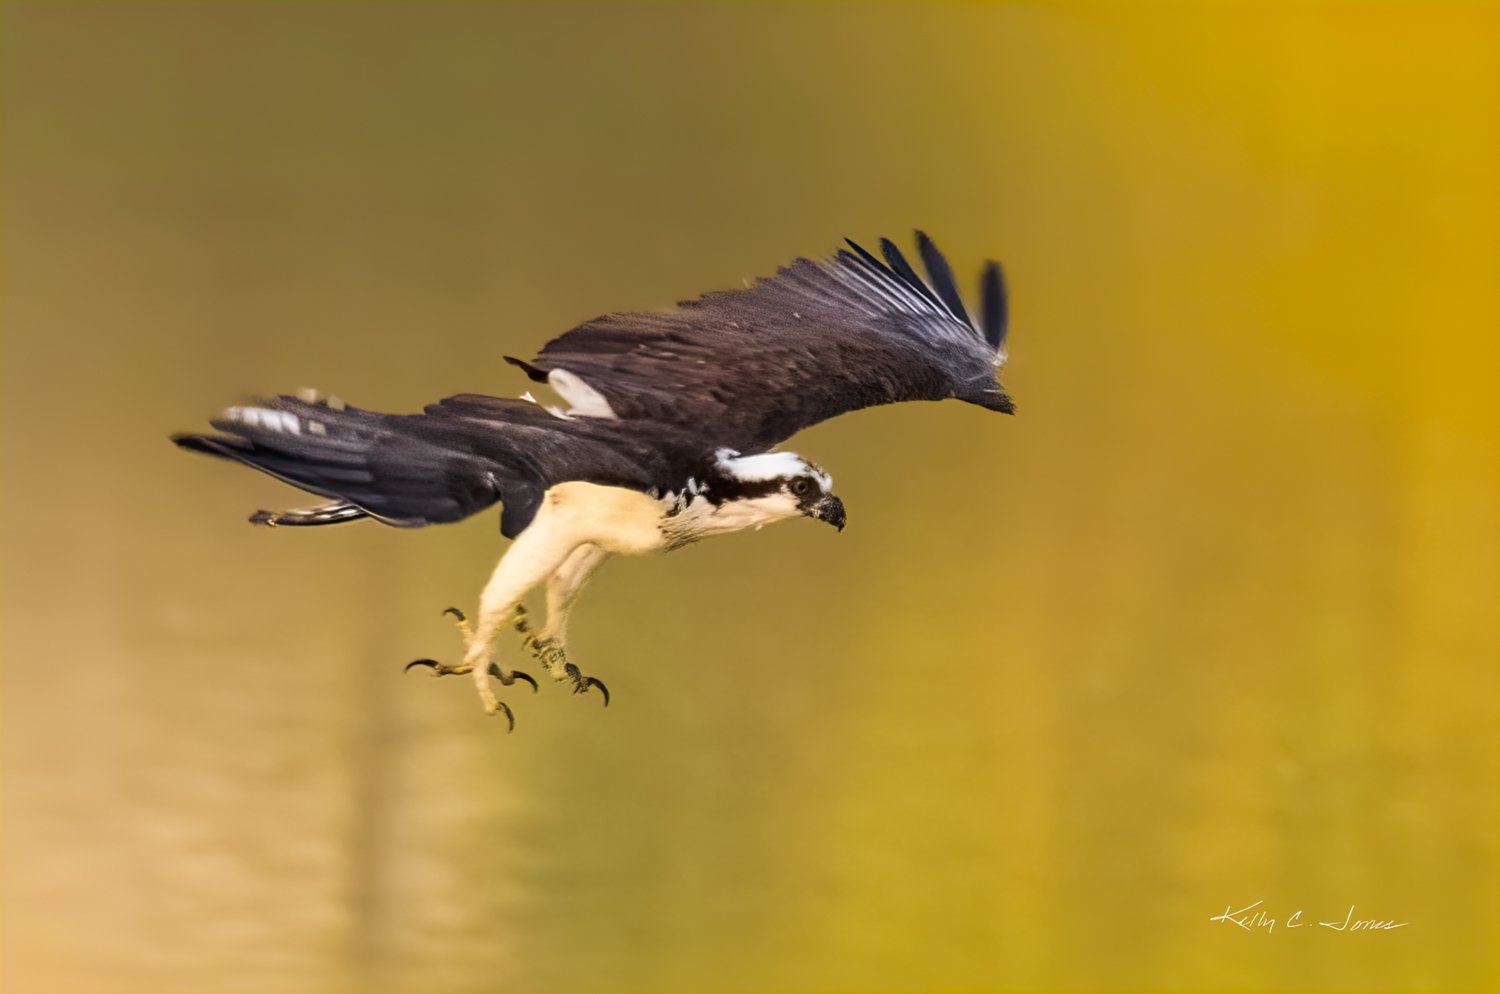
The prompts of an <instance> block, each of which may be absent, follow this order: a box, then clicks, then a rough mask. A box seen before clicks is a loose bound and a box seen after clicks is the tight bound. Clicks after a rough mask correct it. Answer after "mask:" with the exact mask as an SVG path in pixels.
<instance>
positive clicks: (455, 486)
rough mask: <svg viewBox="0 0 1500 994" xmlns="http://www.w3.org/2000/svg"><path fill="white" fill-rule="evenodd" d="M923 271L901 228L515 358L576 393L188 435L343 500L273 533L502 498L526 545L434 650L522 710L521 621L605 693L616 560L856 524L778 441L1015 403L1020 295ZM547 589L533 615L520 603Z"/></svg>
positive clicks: (497, 709)
mask: <svg viewBox="0 0 1500 994" xmlns="http://www.w3.org/2000/svg"><path fill="white" fill-rule="evenodd" d="M916 244H917V254H918V256H919V257H920V259H921V262H922V264H923V267H924V268H925V269H926V271H927V279H926V280H923V279H922V277H920V276H918V275H917V272H916V270H915V269H914V268H913V267H912V265H911V264H910V263H909V262H908V261H907V259H906V257H905V256H903V255H902V254H901V251H900V250H899V249H898V248H897V247H896V246H895V244H893V243H892V242H891V241H889V240H888V239H882V240H881V242H880V257H878V258H877V257H876V256H875V255H874V254H872V253H870V252H867V251H865V250H864V249H863V248H861V247H860V246H859V245H856V244H855V243H854V242H852V241H850V242H848V248H846V249H840V250H839V251H838V253H837V254H836V255H835V256H834V257H833V258H831V259H826V260H823V261H812V260H809V259H798V260H796V261H795V262H793V263H791V264H790V265H788V266H784V267H782V268H781V269H780V270H779V271H778V272H777V273H776V275H774V276H771V277H768V278H765V279H761V280H758V281H756V282H754V283H753V284H750V285H748V286H746V287H744V288H743V289H738V290H728V291H720V292H715V293H708V294H705V295H704V296H702V297H699V298H698V299H696V300H689V301H684V302H682V303H680V304H678V305H677V307H676V308H675V309H673V310H670V311H665V312H658V313H622V314H610V315H607V316H605V317H599V318H595V319H593V320H592V321H588V322H586V323H584V324H581V325H579V326H578V327H576V328H574V329H572V330H571V331H568V332H567V333H565V334H563V335H561V336H559V337H558V338H555V339H553V340H552V341H551V342H548V343H547V344H546V345H545V346H544V347H543V348H542V350H541V352H540V353H539V354H538V355H537V356H536V357H535V358H534V359H532V360H531V361H530V362H525V361H522V360H520V359H516V358H513V357H510V356H507V357H506V361H507V362H510V363H512V364H513V365H515V366H518V367H519V368H520V369H521V370H523V371H524V372H525V373H526V375H527V376H529V377H530V378H531V379H532V380H534V381H536V382H538V383H545V384H547V385H548V386H549V387H551V389H552V390H553V391H554V392H555V393H556V394H557V396H558V397H559V398H561V400H562V402H563V405H566V406H560V405H549V404H543V403H541V402H539V401H537V400H536V399H534V398H533V397H532V396H531V394H530V393H529V392H528V393H526V394H524V395H522V396H521V397H520V398H518V399H510V398H501V397H489V396H484V395H480V394H459V395H457V396H454V397H449V398H447V399H446V400H441V401H438V402H437V403H435V404H431V405H428V406H427V407H426V409H425V410H424V412H423V413H421V414H382V413H379V412H377V411H365V410H360V409H359V408H356V407H351V406H348V405H346V404H344V403H343V402H341V401H338V400H336V399H334V398H321V399H320V398H317V397H315V396H313V397H298V396H280V397H275V398H270V399H264V400H259V401H256V402H254V403H250V404H245V405H242V406H239V407H231V408H229V409H228V410H226V411H224V412H223V414H221V415H220V416H219V417H218V418H216V419H213V420H212V421H211V422H210V423H211V424H212V426H213V428H214V429H215V431H216V432H217V434H180V435H174V436H173V439H172V440H173V441H174V442H176V443H177V444H178V445H180V446H181V447H183V448H184V449H189V450H191V451H194V452H202V453H205V454H207V455H211V456H218V457H220V458H223V459H230V460H233V461H235V462H239V463H243V464H244V465H246V466H250V467H252V468H254V469H258V470H260V471H261V472H263V473H268V474H270V475H271V476H274V477H276V478H277V479H279V480H282V481H284V482H286V483H289V484H291V485H292V486H294V487H298V488H300V489H302V490H305V491H308V492H310V493H313V494H317V495H318V496H320V497H324V498H326V499H327V503H323V504H318V505H317V506H314V507H305V508H299V509H296V510H287V511H257V512H256V513H255V514H253V515H252V516H251V517H250V520H251V521H252V522H255V523H257V524H263V525H294V526H311V525H332V524H342V523H344V522H348V521H358V520H361V519H366V518H368V519H371V520H374V521H378V522H381V523H382V524H387V525H394V526H397V527H403V528H415V527H419V526H422V525H431V524H442V523H446V522H451V521H459V520H461V519H463V518H467V517H469V516H470V515H472V514H475V513H477V512H479V511H482V510H484V509H485V508H487V507H490V506H492V505H494V504H496V503H500V504H501V505H502V510H501V514H500V532H501V534H503V535H504V536H505V537H506V538H508V539H511V540H512V541H511V545H510V547H509V548H508V549H507V550H506V552H505V554H504V555H503V556H502V557H501V559H500V562H499V564H498V565H497V566H496V567H495V571H494V573H493V574H492V575H491V577H490V579H489V582H488V583H487V584H486V585H485V587H484V591H483V593H482V594H481V595H480V598H479V610H478V613H477V614H476V616H475V617H474V619H473V621H472V623H471V622H470V620H469V619H468V618H466V617H465V615H464V614H463V612H461V611H459V610H458V609H457V608H448V609H447V612H445V613H448V614H451V615H452V616H453V617H454V618H455V619H456V620H457V622H458V626H459V629H460V632H461V633H462V635H463V639H464V653H463V657H462V660H461V661H460V662H458V663H456V664H451V665H450V664H446V663H441V662H438V661H436V660H432V659H419V660H417V661H415V662H413V663H410V664H408V666H407V668H408V669H410V668H411V667H412V666H425V667H429V668H431V669H432V670H433V672H434V673H435V674H437V675H439V676H446V675H449V674H465V673H466V674H469V675H470V676H471V677H472V679H473V681H474V686H475V688H476V689H477V690H478V692H479V698H480V701H481V703H482V704H483V705H484V708H485V710H486V711H487V712H488V713H490V714H496V713H500V714H504V715H505V717H506V719H507V722H508V727H510V728H514V727H515V717H514V714H513V713H512V711H511V709H510V708H509V707H508V706H507V705H506V704H505V703H504V702H502V701H500V700H499V699H497V698H496V696H495V693H494V690H493V688H492V686H491V683H490V681H491V679H492V678H493V679H494V680H495V681H497V682H498V683H500V684H501V685H502V686H510V685H512V684H514V683H515V682H516V681H517V680H524V681H526V682H527V683H529V684H531V687H532V690H533V691H535V690H536V689H537V685H536V681H535V680H534V679H533V678H532V677H531V676H529V675H528V674H526V673H523V672H521V671H519V670H511V669H506V668H504V667H502V666H500V665H499V663H497V662H495V661H494V659H493V658H492V647H493V644H494V642H495V640H496V638H497V637H498V636H499V634H500V632H501V631H502V630H503V629H505V628H507V627H513V628H514V629H515V630H516V632H517V633H518V634H519V635H520V637H521V640H522V644H523V646H524V647H525V648H526V649H527V650H529V651H530V652H531V654H532V655H534V656H535V657H536V658H537V659H538V660H539V661H540V662H541V664H542V665H543V667H544V668H545V669H546V670H547V672H548V674H549V675H550V676H551V677H553V678H554V679H555V680H557V681H559V682H562V683H566V684H570V685H571V686H572V688H573V690H574V692H576V693H585V692H587V691H589V690H591V689H594V690H597V691H598V692H599V693H600V694H601V695H602V696H603V698H604V703H605V705H606V706H608V704H609V691H608V689H607V688H606V687H605V685H604V684H603V683H602V682H601V681H599V680H598V679H597V678H595V677H592V676H586V675H585V674H584V673H583V671H582V670H580V669H579V667H578V666H577V665H576V664H574V663H573V661H572V660H571V659H570V658H569V655H568V648H567V624H568V616H569V613H570V611H571V609H572V607H573V604H574V603H575V601H576V600H577V598H578V594H579V591H580V590H582V589H583V585H584V584H585V583H586V582H587V581H588V579H589V577H590V576H592V575H593V573H594V571H595V570H597V569H598V568H599V566H600V565H601V564H602V563H603V562H604V561H605V560H606V559H607V558H609V557H610V556H611V555H643V554H646V553H653V552H666V551H670V550H672V549H677V548H681V547H682V546H684V545H688V544H689V543H692V542H696V541H698V540H699V539H703V538H707V537H709V536H712V535H724V534H728V533H730V532H736V531H741V530H743V529H745V528H756V529H759V528H760V527H762V526H763V525H767V524H771V523H772V522H776V521H782V520H785V519H789V518H796V517H806V518H812V519H814V520H816V521H823V522H826V523H828V524H830V525H832V526H834V527H835V528H837V529H839V530H840V531H842V530H843V528H844V520H845V513H844V505H843V502H842V501H840V500H839V498H838V497H836V496H834V494H833V481H832V479H831V478H830V477H829V475H828V474H827V473H826V472H824V471H823V470H822V469H821V468H820V467H819V466H817V465H815V464H814V463H812V462H809V461H808V460H806V459H803V458H802V457H801V456H798V455H795V454H793V453H791V452H786V451H779V450H776V449H775V446H776V445H778V444H779V443H781V442H784V441H785V440H786V439H788V438H790V437H791V436H792V435H794V434H796V433H797V432H798V431H800V430H801V429H803V428H806V427H808V426H809V425H814V424H817V423H818V422H820V421H825V420H827V419H828V418H832V417H835V416H837V415H840V414H844V413H846V412H848V411H856V410H859V409H861V408H865V407H873V406H875V405H878V404H891V403H896V402H898V401H907V400H945V399H948V398H956V399H958V400H962V401H967V402H968V403H970V404H976V405H978V406H980V407H983V408H986V409H988V410H991V411H1002V412H1004V413H1006V414H1011V413H1014V407H1013V405H1012V403H1011V399H1010V397H1009V396H1007V395H1006V393H1005V392H1004V391H1003V390H1002V389H1001V388H1000V385H999V383H998V382H997V372H998V370H999V368H1000V367H1001V366H1002V365H1003V364H1004V362H1005V334H1006V325H1007V302H1006V292H1005V284H1004V280H1003V277H1002V275H1001V271H1000V267H999V265H998V264H996V263H994V262H990V263H988V264H986V265H985V267H984V269H983V272H982V274H981V276H980V283H979V291H980V293H979V301H980V307H979V316H978V319H977V320H975V319H974V318H971V317H970V315H969V312H968V310H967V309H966V308H965V307H964V302H963V298H962V296H961V295H960V294H959V292H958V287H957V285H956V283H955V281H954V278H953V273H952V270H951V269H949V267H948V263H947V261H946V260H945V259H944V258H943V255H942V253H940V252H939V251H938V249H937V247H936V246H935V245H934V244H933V243H932V240H931V239H929V238H928V237H927V236H926V235H925V234H923V233H922V232H920V231H919V232H917V233H916ZM544 584H545V586H546V608H547V615H546V619H545V623H544V624H543V625H541V627H540V628H539V629H537V628H534V627H533V625H532V623H531V621H530V620H529V618H528V616H527V614H526V612H525V608H524V606H523V605H522V600H523V598H525V597H526V595H527V594H528V593H530V592H531V591H532V590H534V589H535V588H537V587H539V586H542V585H544Z"/></svg>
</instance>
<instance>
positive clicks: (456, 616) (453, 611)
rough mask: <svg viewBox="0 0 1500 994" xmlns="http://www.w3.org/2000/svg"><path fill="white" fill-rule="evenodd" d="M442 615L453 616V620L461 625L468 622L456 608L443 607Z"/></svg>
mask: <svg viewBox="0 0 1500 994" xmlns="http://www.w3.org/2000/svg"><path fill="white" fill-rule="evenodd" d="M443 613H444V614H451V615H453V620H454V621H456V622H458V623H459V624H463V623H464V622H465V621H468V620H469V619H468V618H466V617H464V613H463V612H462V611H460V610H459V609H458V608H456V607H445V608H443Z"/></svg>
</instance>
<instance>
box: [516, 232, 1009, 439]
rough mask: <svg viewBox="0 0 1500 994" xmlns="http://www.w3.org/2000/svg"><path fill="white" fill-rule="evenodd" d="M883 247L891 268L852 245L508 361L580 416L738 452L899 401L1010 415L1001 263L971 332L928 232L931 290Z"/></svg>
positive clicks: (923, 251)
mask: <svg viewBox="0 0 1500 994" xmlns="http://www.w3.org/2000/svg"><path fill="white" fill-rule="evenodd" d="M880 247H881V254H882V255H883V256H884V261H882V260H880V259H877V258H876V257H875V256H873V255H872V254H870V253H869V252H866V251H865V250H864V249H862V248H860V247H859V246H858V245H856V244H854V243H853V242H849V249H847V250H841V251H840V252H839V253H838V255H837V256H835V257H834V258H832V259H829V260H827V261H825V262H813V261H811V260H808V259H798V260H797V261H796V262H793V263H792V264H791V265H789V266H786V267H783V268H782V269H781V270H780V271H778V272H777V273H776V275H775V276H772V277H769V278H767V279H762V280H759V281H757V282H756V283H754V284H753V285H751V286H749V287H747V288H745V289H742V290H730V291H724V292H718V293H709V294H706V295H704V296H703V297H700V298H698V299H697V300H691V301H684V302H683V303H681V304H679V305H678V306H677V308H676V309H675V310H671V311H667V312H663V313H630V314H611V315H608V316H605V317H600V318H595V319H594V320H592V321H589V322H587V323H586V324H582V325H579V326H578V327H577V328H574V329H573V330H571V331H569V332H567V333H565V334H563V335H561V336H559V337H558V338H556V339H554V340H552V341H551V342H549V343H547V345H546V346H545V347H544V348H543V349H542V351H541V352H540V353H539V354H538V355H537V357H536V358H535V359H534V360H532V361H531V362H529V363H527V362H522V361H521V360H519V359H513V358H512V359H509V361H510V362H512V363H515V364H516V365H518V366H521V367H522V368H523V369H525V370H526V372H527V374H528V375H529V376H531V378H532V379H534V380H537V381H540V382H546V381H549V379H550V382H552V384H553V385H554V386H557V387H559V391H560V392H564V393H565V395H566V393H569V392H571V393H572V394H574V395H581V396H583V397H585V398H586V399H587V404H588V405H589V406H590V407H592V408H593V410H585V409H580V410H579V413H597V414H605V415H607V414H608V413H611V412H612V413H613V414H614V416H615V417H616V418H619V419H621V420H623V421H651V422H656V423H658V424H662V425H670V426H672V427H674V428H678V429H681V430H685V431H691V432H693V433H695V434H696V435H698V436H699V437H701V438H702V439H703V440H704V441H705V442H706V443H708V444H709V445H710V446H725V447H728V448H732V449H737V450H739V451H742V452H759V451H763V450H765V449H769V448H770V447H771V446H773V445H775V444H776V443H777V442H780V441H783V440H785V439H787V438H789V437H791V436H792V435H793V434H795V433H796V432H798V431H799V430H801V429H803V428H806V427H807V426H809V425H813V424H816V423H818V422H819V421H824V420H826V419H828V418H831V417H835V416H837V415H839V414H843V413H845V412H847V411H855V410H859V409H860V408H864V407H873V406H875V405H877V404H892V403H896V402H898V401H904V400H944V399H947V398H950V397H952V398H957V399H959V400H964V401H968V402H969V403H972V404H978V405H980V406H982V407H986V408H989V409H991V410H996V411H1004V412H1006V413H1011V412H1012V411H1013V407H1012V404H1011V400H1010V398H1009V397H1008V396H1007V395H1006V394H1005V393H1004V392H1003V391H1002V390H1001V389H1000V387H999V384H998V383H997V382H996V380H995V373H996V369H997V368H998V367H999V366H1000V365H1001V364H1002V363H1003V362H1004V359H1005V352H1004V341H1005V332H1006V299H1005V287H1004V281H1003V279H1002V277H1001V273H1000V267H999V266H998V265H997V264H996V263H993V262H991V263H989V264H988V265H987V266H986V267H985V270H984V273H983V275H982V276H981V279H980V292H981V310H980V314H981V318H980V321H979V323H978V324H975V323H974V322H973V321H972V320H971V319H970V317H969V315H968V311H967V310H966V309H965V307H964V303H963V298H962V297H961V296H960V295H959V292H958V288H957V286H956V284H955V283H954V280H953V274H952V271H951V270H950V269H949V268H948V263H947V261H946V260H945V259H944V258H943V256H942V254H941V253H940V252H939V251H938V250H937V247H936V246H935V245H933V243H932V240H931V239H929V238H928V237H927V236H926V235H925V234H923V233H922V232H920V231H919V232H917V248H918V252H919V255H920V256H921V259H922V263H923V265H924V267H925V268H926V270H927V274H928V282H924V281H923V280H922V279H921V278H920V277H919V276H918V275H917V274H916V271H915V270H914V269H913V268H912V266H911V264H910V263H908V262H907V260H906V258H905V257H904V256H902V254H901V252H900V250H898V249H897V248H896V246H895V245H894V244H892V243H891V242H890V241H889V240H885V239H882V240H881V243H880ZM578 381H582V386H580V385H579V382H578ZM590 388H591V389H590ZM595 394H597V395H598V397H602V398H603V400H604V402H606V403H607V404H608V410H607V411H606V410H604V409H603V408H602V406H599V405H598V400H597V398H596V397H595V396H594V395H595Z"/></svg>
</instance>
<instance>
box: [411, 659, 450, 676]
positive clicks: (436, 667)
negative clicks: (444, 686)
mask: <svg viewBox="0 0 1500 994" xmlns="http://www.w3.org/2000/svg"><path fill="white" fill-rule="evenodd" d="M413 666H426V667H428V668H430V669H431V670H432V672H433V673H434V674H436V675H438V676H441V675H442V674H441V673H440V672H439V671H440V670H441V669H442V668H443V664H442V663H440V662H438V661H437V660H436V659H413V660H412V661H411V662H409V663H407V664H406V665H405V666H403V667H401V672H402V673H410V672H411V668H412V667H413Z"/></svg>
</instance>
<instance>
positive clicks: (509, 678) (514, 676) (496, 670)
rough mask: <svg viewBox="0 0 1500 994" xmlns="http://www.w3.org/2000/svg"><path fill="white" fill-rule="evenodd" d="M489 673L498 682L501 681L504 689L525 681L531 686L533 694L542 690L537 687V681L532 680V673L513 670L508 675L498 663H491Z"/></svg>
mask: <svg viewBox="0 0 1500 994" xmlns="http://www.w3.org/2000/svg"><path fill="white" fill-rule="evenodd" d="M489 673H490V676H492V677H494V678H495V679H496V680H499V681H500V685H501V686H503V687H509V686H510V685H511V684H513V683H515V682H516V681H517V680H525V681H526V682H527V683H529V684H531V692H532V693H533V694H535V693H536V692H537V691H538V690H540V689H541V688H539V687H538V686H537V685H536V681H535V680H534V679H532V677H531V674H530V673H524V672H522V671H521V670H511V671H510V672H509V673H507V672H505V671H504V670H502V669H501V668H500V666H499V664H498V663H490V670H489Z"/></svg>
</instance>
